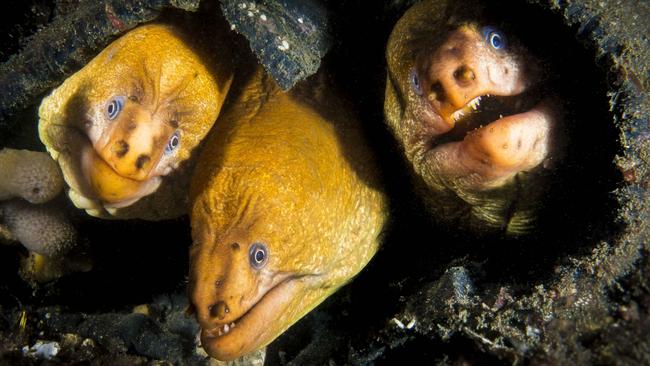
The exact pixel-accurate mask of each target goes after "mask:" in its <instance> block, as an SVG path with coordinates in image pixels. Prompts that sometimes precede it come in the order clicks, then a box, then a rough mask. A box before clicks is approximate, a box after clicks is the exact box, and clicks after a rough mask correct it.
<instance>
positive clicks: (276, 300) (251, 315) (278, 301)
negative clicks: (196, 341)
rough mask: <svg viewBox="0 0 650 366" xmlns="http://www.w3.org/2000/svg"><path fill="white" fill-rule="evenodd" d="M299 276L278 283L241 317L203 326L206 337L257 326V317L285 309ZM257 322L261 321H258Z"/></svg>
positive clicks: (223, 334)
mask: <svg viewBox="0 0 650 366" xmlns="http://www.w3.org/2000/svg"><path fill="white" fill-rule="evenodd" d="M297 278H298V277H295V276H290V277H287V278H286V279H285V280H283V281H281V282H279V283H278V284H277V285H275V286H274V287H272V288H271V289H269V290H268V291H267V292H266V293H265V294H264V295H263V296H262V297H261V298H260V299H259V300H258V301H257V302H256V303H255V304H253V305H252V306H251V307H250V308H249V309H248V310H247V311H246V312H245V313H244V314H242V315H241V316H240V317H239V318H237V319H235V320H233V321H230V322H228V323H225V324H217V325H215V326H213V327H212V328H208V329H206V328H203V333H204V335H205V337H206V338H208V339H220V338H223V337H224V336H226V335H228V334H231V333H233V330H234V329H235V328H237V327H240V326H241V327H242V328H244V327H255V323H254V322H255V320H256V319H257V318H262V317H265V315H267V313H270V312H273V313H278V312H279V311H281V310H282V309H283V306H282V304H283V303H284V302H286V300H288V299H289V298H290V292H293V289H292V287H293V286H292V285H293V283H294V281H295V280H296V279H297ZM271 319H272V318H271ZM257 320H261V319H257ZM267 323H268V321H267ZM257 324H260V323H259V322H258V323H257ZM266 328H267V327H266V326H262V328H261V330H265V329H266Z"/></svg>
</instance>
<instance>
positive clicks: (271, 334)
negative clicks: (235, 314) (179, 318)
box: [199, 276, 315, 361]
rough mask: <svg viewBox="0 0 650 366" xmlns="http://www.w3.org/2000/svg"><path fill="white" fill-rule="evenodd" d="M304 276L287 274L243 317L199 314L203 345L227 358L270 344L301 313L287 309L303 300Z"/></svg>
mask: <svg viewBox="0 0 650 366" xmlns="http://www.w3.org/2000/svg"><path fill="white" fill-rule="evenodd" d="M303 278H304V277H291V276H290V277H287V278H286V279H285V280H283V281H282V282H279V283H278V284H277V285H275V286H274V287H271V288H270V289H269V290H267V291H266V293H265V294H264V295H263V296H262V297H261V298H260V299H259V300H258V301H257V302H256V303H255V304H254V305H253V306H252V307H250V308H249V309H248V310H247V311H246V312H245V313H244V314H243V315H242V316H240V317H239V318H237V319H235V320H233V321H230V322H228V323H216V322H213V321H201V318H200V317H199V322H200V323H201V327H202V330H201V344H202V347H203V348H204V349H205V351H206V352H207V353H208V354H209V355H210V356H211V357H213V358H216V359H218V360H223V361H228V360H233V359H236V358H238V357H241V356H243V355H245V354H247V353H250V352H253V351H255V350H257V349H259V348H262V347H264V346H266V345H267V344H269V343H270V342H271V341H273V340H274V339H275V338H276V337H277V336H278V335H279V334H281V333H282V332H283V331H284V330H285V329H287V328H288V327H289V326H291V325H292V324H293V323H294V322H295V321H297V320H298V319H299V318H300V316H301V315H302V314H303V313H304V309H303V310H301V311H300V312H294V311H291V310H292V309H290V308H291V305H292V303H294V302H296V301H301V300H304V299H303V298H301V296H300V292H301V291H303V290H305V289H306V287H307V283H306V282H305V281H303V280H301V279H303ZM314 306H315V305H314ZM309 309H311V308H307V310H309Z"/></svg>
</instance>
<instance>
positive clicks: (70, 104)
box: [39, 24, 233, 219]
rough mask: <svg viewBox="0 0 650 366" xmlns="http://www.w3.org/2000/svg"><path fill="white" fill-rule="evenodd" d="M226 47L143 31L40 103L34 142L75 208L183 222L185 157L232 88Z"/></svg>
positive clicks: (160, 29) (166, 30)
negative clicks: (57, 169) (54, 166)
mask: <svg viewBox="0 0 650 366" xmlns="http://www.w3.org/2000/svg"><path fill="white" fill-rule="evenodd" d="M214 27H215V28H217V27H216V26H214ZM191 37H193V38H208V39H209V41H210V42H212V43H213V44H217V45H219V47H218V49H217V47H209V46H205V45H202V44H197V41H194V40H192V39H193V38H191ZM225 45H226V43H225V41H224V40H223V39H221V38H219V37H218V36H217V37H203V36H201V37H198V36H197V35H196V34H191V35H186V34H185V33H184V32H183V31H181V30H180V29H179V27H174V26H171V25H163V24H151V25H145V26H141V27H139V28H136V29H134V30H132V31H130V32H128V33H127V34H125V35H124V36H122V37H121V38H119V39H117V40H116V41H114V42H113V43H111V44H110V45H109V46H108V47H106V49H104V50H103V51H102V52H101V53H100V54H99V55H97V56H96V57H95V58H94V59H93V60H92V61H90V62H89V63H88V64H87V65H86V66H85V67H83V68H82V69H81V70H80V71H78V72H77V73H75V74H74V75H72V76H70V77H69V78H68V79H67V80H65V82H64V83H63V84H62V85H61V86H60V87H58V88H57V89H56V90H54V91H53V92H52V93H51V94H50V95H49V96H48V97H46V98H45V99H44V100H43V102H42V104H41V106H40V109H39V115H40V123H39V134H40V138H41V141H42V142H43V143H44V144H45V146H46V147H47V150H48V151H49V152H50V154H51V155H52V157H53V158H54V159H55V160H56V161H57V162H58V163H59V165H60V166H61V169H62V171H63V174H64V178H65V181H66V182H67V183H68V185H69V186H70V191H69V196H70V198H71V199H72V201H73V202H74V204H75V205H76V206H77V207H79V208H82V209H85V210H86V211H87V212H88V213H89V214H91V215H94V216H100V217H120V218H130V217H138V218H144V219H164V218H170V217H175V216H178V215H180V214H183V213H185V212H186V210H187V186H188V185H189V179H188V178H187V177H188V176H189V173H188V170H189V169H190V168H191V165H192V162H193V159H192V157H193V155H195V154H193V151H194V150H195V149H196V148H197V146H198V145H199V143H200V142H201V140H202V139H203V138H204V137H205V135H206V134H207V132H208V131H209V130H210V128H211V127H212V125H213V123H214V121H215V120H216V118H217V115H218V114H219V111H220V109H221V105H222V104H223V101H224V98H225V95H226V94H227V92H228V89H229V87H230V84H231V81H232V78H233V71H232V66H231V65H230V62H231V61H230V59H231V56H230V53H229V52H228V47H224V46H225ZM145 197H146V198H147V199H143V198H145Z"/></svg>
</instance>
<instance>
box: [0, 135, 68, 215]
mask: <svg viewBox="0 0 650 366" xmlns="http://www.w3.org/2000/svg"><path fill="white" fill-rule="evenodd" d="M62 189H63V176H62V175H61V170H60V169H59V166H58V165H57V163H56V162H55V161H54V160H52V158H51V157H50V156H49V155H48V154H47V153H44V152H38V151H29V150H15V149H8V148H5V149H2V150H0V200H7V199H10V198H14V197H20V198H22V199H24V200H27V201H29V202H31V203H43V202H47V201H49V200H51V199H52V198H54V197H56V196H57V195H58V194H59V193H60V192H61V190H62Z"/></svg>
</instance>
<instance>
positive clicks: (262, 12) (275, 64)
mask: <svg viewBox="0 0 650 366" xmlns="http://www.w3.org/2000/svg"><path fill="white" fill-rule="evenodd" d="M221 8H222V9H223V13H224V15H225V16H226V19H228V22H230V24H231V27H232V29H233V30H234V31H236V32H237V33H241V34H242V35H244V36H245V37H246V39H247V40H248V41H249V42H250V47H251V49H252V50H253V52H254V53H255V55H257V57H258V59H259V61H260V63H261V64H262V65H264V68H265V69H266V71H267V72H269V73H270V74H271V75H272V76H273V78H274V79H275V80H276V81H277V82H278V85H280V87H281V88H282V89H284V90H288V89H291V87H292V86H293V85H294V84H295V83H296V82H298V81H300V80H303V79H305V78H306V77H308V76H310V75H312V74H314V73H316V71H317V70H318V67H319V66H320V62H321V59H322V58H323V56H325V54H326V53H327V51H328V50H329V48H330V46H331V39H330V34H329V32H330V30H329V26H328V23H329V20H328V17H327V15H328V14H327V12H326V10H325V8H324V7H323V6H322V5H321V4H320V2H319V1H317V0H278V1H262V0H256V1H239V0H224V1H222V2H221Z"/></svg>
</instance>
